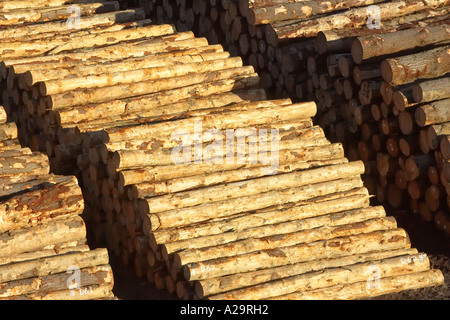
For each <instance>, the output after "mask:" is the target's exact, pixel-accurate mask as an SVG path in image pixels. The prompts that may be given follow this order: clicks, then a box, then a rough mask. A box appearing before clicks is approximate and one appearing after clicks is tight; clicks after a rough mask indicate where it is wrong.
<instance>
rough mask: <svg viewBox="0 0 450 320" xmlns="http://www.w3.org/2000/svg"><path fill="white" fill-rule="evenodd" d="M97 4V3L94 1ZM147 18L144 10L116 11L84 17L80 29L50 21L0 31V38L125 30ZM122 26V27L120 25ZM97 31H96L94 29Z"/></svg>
mask: <svg viewBox="0 0 450 320" xmlns="http://www.w3.org/2000/svg"><path fill="white" fill-rule="evenodd" d="M92 2H97V1H92ZM144 18H145V15H144V12H143V10H140V9H132V10H123V11H114V12H108V13H100V14H95V15H92V16H83V17H81V18H80V20H79V28H77V29H73V28H72V29H71V28H68V24H67V21H58V20H56V21H49V22H46V23H42V24H39V23H34V24H30V25H14V26H10V27H9V28H7V29H3V30H0V36H1V38H2V39H7V38H16V39H17V38H23V39H27V37H28V38H32V37H38V38H41V37H48V36H52V35H55V34H60V35H62V34H67V33H69V34H70V33H81V32H84V33H86V30H89V29H91V30H92V29H93V28H105V27H108V26H110V27H111V28H115V29H117V28H121V27H122V28H124V27H126V26H133V25H136V24H135V23H133V22H130V21H142V19H144ZM118 24H122V26H120V25H118ZM94 30H95V29H94Z"/></svg>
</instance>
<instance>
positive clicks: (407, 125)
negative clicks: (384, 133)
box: [398, 111, 414, 135]
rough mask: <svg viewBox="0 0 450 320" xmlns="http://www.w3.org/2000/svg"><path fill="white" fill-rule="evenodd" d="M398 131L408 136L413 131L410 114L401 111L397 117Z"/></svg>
mask: <svg viewBox="0 0 450 320" xmlns="http://www.w3.org/2000/svg"><path fill="white" fill-rule="evenodd" d="M398 123H399V126H400V130H401V131H402V133H403V134H404V135H409V134H411V133H412V132H413V130H414V121H413V117H412V116H411V114H410V113H409V112H407V111H401V112H400V113H399V115H398Z"/></svg>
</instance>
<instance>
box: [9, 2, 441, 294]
mask: <svg viewBox="0 0 450 320" xmlns="http://www.w3.org/2000/svg"><path fill="white" fill-rule="evenodd" d="M49 2H50V1H49ZM115 4H116V3H115V2H113V3H112V5H113V6H114V5H115ZM104 6H106V4H104ZM138 13H139V11H134V12H131V13H130V12H127V13H124V12H118V11H117V12H113V13H109V14H108V17H110V18H109V19H110V20H109V21H113V20H115V19H114V18H113V17H116V20H117V19H118V17H119V16H120V17H121V18H122V19H123V18H124V17H128V16H136V15H137V14H138ZM89 14H90V13H86V16H87V18H86V20H82V21H90V22H93V21H95V20H96V19H97V18H99V19H100V17H101V16H102V15H101V14H95V15H94V16H89ZM5 17H8V16H6V15H5ZM89 17H90V18H89ZM5 21H6V22H5ZM5 21H3V20H2V21H1V22H0V23H4V24H5V23H8V21H9V20H8V19H6V20H5ZM10 23H12V21H11V22H10ZM55 25H56V23H54V22H47V23H43V24H36V25H31V26H30V27H29V29H30V30H33V34H32V37H33V39H32V40H29V38H24V39H21V40H18V41H16V42H11V41H8V42H7V41H5V42H4V43H3V44H2V46H4V49H3V53H4V54H5V55H8V56H6V57H5V58H4V60H3V62H2V66H0V74H1V75H2V79H3V83H4V87H3V95H2V97H3V99H4V101H3V102H4V103H5V104H6V105H7V107H8V114H9V115H10V117H11V118H14V119H15V121H16V122H17V123H19V130H20V132H21V135H20V136H21V137H22V140H24V141H25V142H26V143H28V144H30V145H33V146H34V147H36V148H37V149H41V150H46V152H47V153H48V154H49V156H50V157H51V164H52V166H51V167H52V170H54V171H56V172H60V173H67V174H68V173H71V174H76V175H77V176H79V178H80V180H81V181H82V191H83V195H84V201H85V205H86V212H85V214H86V220H85V221H86V224H87V225H88V228H89V230H90V231H91V234H92V237H93V239H96V240H97V243H99V244H103V243H105V244H106V245H107V246H108V248H110V249H111V251H112V252H114V253H115V254H118V255H119V256H120V257H121V258H122V260H123V262H124V263H125V264H127V265H131V266H134V269H135V271H136V274H137V275H138V276H140V277H146V278H147V279H148V280H149V281H150V282H153V283H154V284H155V286H156V287H158V288H161V289H162V288H165V289H167V291H168V292H170V293H176V295H177V297H178V298H184V299H357V298H365V297H370V296H378V295H382V294H386V293H391V292H399V291H402V290H407V289H414V288H421V287H429V286H436V285H440V284H442V283H443V281H444V279H443V276H442V273H441V272H440V271H439V270H435V269H432V268H430V263H429V260H428V257H427V255H426V254H425V253H419V252H418V251H417V250H416V249H414V248H411V244H410V242H409V238H408V235H407V233H406V232H405V230H403V229H401V228H398V227H397V224H396V221H395V219H394V218H392V217H387V216H386V213H385V211H384V209H383V207H381V206H370V203H369V201H370V196H369V193H368V190H367V189H366V188H365V187H364V186H363V182H362V179H361V174H362V173H363V172H364V170H365V166H364V163H363V162H361V161H354V162H349V161H348V160H347V158H345V156H344V149H343V147H342V145H341V144H339V143H334V144H333V143H330V141H329V140H328V139H327V138H326V137H325V134H324V131H323V130H322V129H321V128H320V127H318V126H314V125H313V123H312V117H314V116H315V114H316V112H317V108H316V104H315V103H314V102H304V103H293V101H292V100H291V99H276V100H274V99H273V100H268V97H267V96H266V93H265V91H264V90H263V89H261V88H259V82H260V78H259V76H258V75H257V74H256V73H255V70H254V68H253V67H251V66H243V62H242V59H240V58H236V57H231V56H230V53H228V52H225V51H224V50H223V48H222V46H220V45H210V44H209V43H208V41H207V40H206V39H205V38H197V37H195V36H194V34H193V33H192V32H177V31H176V29H175V28H174V26H171V25H154V26H150V25H149V24H148V21H146V20H139V21H133V20H128V22H126V23H125V22H123V21H121V22H114V23H112V24H109V25H108V24H107V25H106V26H95V25H92V26H90V27H88V26H86V27H85V29H83V30H79V29H73V28H72V29H70V28H69V29H66V30H63V31H58V32H57V33H55V31H48V29H47V26H49V27H52V26H55ZM38 26H42V28H41V29H40V30H41V31H38V29H37V28H38ZM44 26H45V27H44ZM14 28H17V30H20V28H21V26H17V27H14ZM14 28H11V29H6V30H3V32H8V31H9V30H13V29H14ZM34 28H36V29H34ZM46 31H48V32H46ZM52 32H53V33H52ZM49 33H50V34H51V35H52V36H51V38H50V37H48V34H49ZM28 40H29V41H28ZM20 48H27V50H24V49H22V50H21V49H20ZM30 48H33V50H30ZM27 137H31V138H30V139H27ZM224 142H225V143H224ZM77 168H78V169H77Z"/></svg>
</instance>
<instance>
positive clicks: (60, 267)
mask: <svg viewBox="0 0 450 320" xmlns="http://www.w3.org/2000/svg"><path fill="white" fill-rule="evenodd" d="M108 263H109V256H108V251H107V250H106V249H103V248H102V249H95V250H90V251H87V252H69V253H67V254H59V255H53V256H49V257H42V258H40V259H33V260H26V261H22V262H18V263H12V264H6V265H1V266H0V270H1V273H0V283H4V282H9V281H16V280H21V279H28V278H33V277H42V276H46V275H50V274H58V273H62V272H66V271H67V268H68V267H69V266H71V265H76V266H77V267H79V268H80V269H83V268H88V267H93V266H101V265H106V264H108Z"/></svg>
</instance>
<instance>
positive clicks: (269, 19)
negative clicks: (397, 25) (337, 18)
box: [247, 0, 381, 25]
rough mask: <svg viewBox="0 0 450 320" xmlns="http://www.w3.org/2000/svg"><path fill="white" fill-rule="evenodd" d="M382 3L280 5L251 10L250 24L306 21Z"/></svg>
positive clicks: (356, 0) (371, 0)
mask: <svg viewBox="0 0 450 320" xmlns="http://www.w3.org/2000/svg"><path fill="white" fill-rule="evenodd" d="M378 2H381V1H379V0H352V1H346V2H331V1H330V2H325V3H324V2H323V1H309V0H306V1H302V2H292V3H288V2H287V3H280V4H273V5H270V6H265V7H259V8H251V9H250V10H249V11H248V15H247V21H248V23H249V24H253V25H258V24H269V23H274V22H278V21H285V20H304V19H306V18H310V17H312V16H316V15H319V14H323V13H329V12H333V11H339V10H343V9H348V8H351V7H360V6H366V5H371V4H375V3H378Z"/></svg>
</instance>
